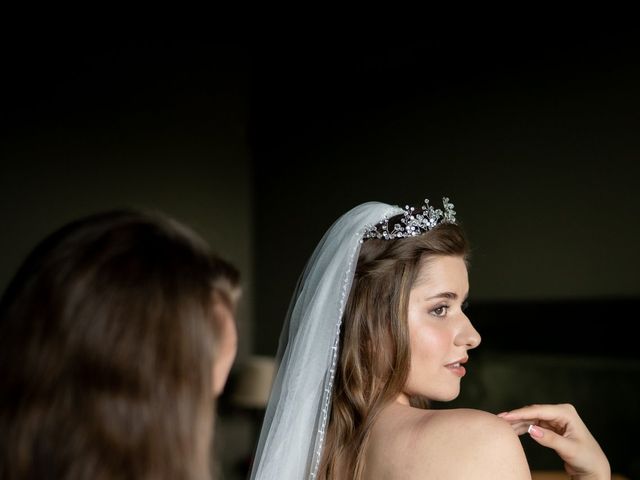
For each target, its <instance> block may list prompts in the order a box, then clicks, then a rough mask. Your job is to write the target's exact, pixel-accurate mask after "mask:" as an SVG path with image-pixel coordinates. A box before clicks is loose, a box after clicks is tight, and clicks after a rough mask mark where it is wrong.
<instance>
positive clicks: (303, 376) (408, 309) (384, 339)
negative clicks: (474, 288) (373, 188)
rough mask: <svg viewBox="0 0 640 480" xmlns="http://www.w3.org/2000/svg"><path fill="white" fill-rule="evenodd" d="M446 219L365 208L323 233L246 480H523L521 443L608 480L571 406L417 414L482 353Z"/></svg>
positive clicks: (448, 393) (464, 247)
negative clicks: (528, 439) (532, 443)
mask: <svg viewBox="0 0 640 480" xmlns="http://www.w3.org/2000/svg"><path fill="white" fill-rule="evenodd" d="M455 213H456V212H455V211H454V210H453V204H451V203H449V199H447V198H444V199H443V210H440V209H435V208H433V207H432V206H430V205H429V202H428V200H425V204H424V205H423V206H422V208H421V209H419V210H416V209H413V208H409V207H406V208H405V209H401V208H398V207H394V206H390V205H386V204H383V203H377V202H369V203H365V204H362V205H360V206H358V207H355V208H354V209H352V210H350V211H349V212H347V213H346V214H344V215H343V216H342V217H341V218H340V219H338V221H336V222H335V223H334V225H333V226H332V227H331V228H330V229H329V231H328V232H327V233H326V234H325V236H324V237H323V238H322V240H321V241H320V244H319V245H318V247H317V248H316V250H315V252H314V253H313V255H312V257H311V259H310V260H309V262H308V263H307V266H306V268H305V270H304V273H303V275H302V277H301V278H300V281H299V283H298V286H297V289H296V292H295V294H294V296H293V300H292V302H291V306H290V309H289V312H288V314H287V319H286V322H285V325H284V328H283V331H282V335H281V339H280V348H279V353H278V357H279V360H280V367H279V370H278V374H277V377H276V380H275V382H274V386H273V390H272V394H271V398H270V400H269V404H268V407H267V411H266V414H265V420H264V423H263V427H262V432H261V435H260V440H259V443H258V448H257V452H256V457H255V461H254V465H253V470H252V474H251V478H252V479H268V480H271V479H274V480H275V479H285V480H287V479H291V480H293V479H296V480H298V479H304V478H312V479H322V480H325V479H378V478H380V479H431V478H434V479H435V478H437V479H469V478H473V479H476V480H478V479H480V480H482V479H491V480H498V479H510V480H518V479H530V478H531V475H530V473H529V468H528V464H527V460H526V458H525V455H524V451H523V449H522V446H521V444H520V441H519V439H518V434H523V433H525V432H529V434H530V435H531V436H532V437H533V438H534V439H535V440H536V441H538V442H539V443H541V444H542V445H545V446H548V447H551V448H554V449H555V450H556V451H557V453H558V454H559V455H560V456H561V457H562V458H563V459H564V460H565V467H566V469H567V472H568V473H569V474H571V475H572V476H573V478H580V479H585V480H586V479H587V478H589V479H604V478H609V475H610V472H609V464H608V461H607V458H606V457H605V455H604V453H603V452H602V450H601V449H600V447H599V446H598V444H597V442H596V441H595V439H593V437H592V436H591V434H590V433H589V431H588V429H587V428H586V427H585V426H584V424H583V423H582V421H581V420H580V417H579V416H578V414H577V413H576V412H575V409H573V408H572V407H571V406H568V405H540V406H529V407H525V408H522V409H519V410H515V411H512V412H505V413H503V414H500V415H493V414H491V413H488V412H483V411H479V410H471V409H451V410H430V409H429V408H428V405H429V401H430V400H435V401H448V400H453V399H454V398H456V397H457V396H458V394H459V392H460V384H461V381H462V378H463V377H464V375H465V364H466V362H468V361H469V358H470V351H471V350H472V349H474V348H476V347H477V346H478V345H479V343H480V335H479V334H478V332H477V331H476V330H475V329H474V327H473V326H472V324H471V322H470V321H469V318H468V317H467V316H466V314H465V308H466V304H467V297H468V295H469V281H468V274H467V267H468V256H469V245H468V243H467V240H466V238H465V235H464V232H463V230H462V228H461V227H460V226H459V225H458V224H457V223H456V218H455Z"/></svg>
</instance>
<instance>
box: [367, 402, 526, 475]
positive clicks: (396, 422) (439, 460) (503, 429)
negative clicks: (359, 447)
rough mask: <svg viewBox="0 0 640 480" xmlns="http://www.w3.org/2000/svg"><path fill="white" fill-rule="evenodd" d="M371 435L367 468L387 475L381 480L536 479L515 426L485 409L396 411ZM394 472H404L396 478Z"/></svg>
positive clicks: (389, 410) (387, 411)
mask: <svg viewBox="0 0 640 480" xmlns="http://www.w3.org/2000/svg"><path fill="white" fill-rule="evenodd" d="M371 433H372V435H371V438H370V440H371V444H370V448H368V449H367V450H368V452H367V457H368V459H371V460H372V461H371V462H369V461H367V463H368V464H369V463H370V465H371V466H372V467H374V471H373V472H371V473H372V474H374V473H376V472H377V471H378V470H385V475H381V476H383V477H387V478H407V479H409V478H410V479H414V478H415V479H418V478H428V477H430V476H432V477H433V478H452V479H454V478H474V479H477V480H483V479H491V480H500V479H510V480H519V479H524V480H529V479H530V478H531V476H530V473H529V467H528V464H527V460H526V458H525V455H524V451H523V449H522V445H521V444H520V440H519V439H518V436H517V435H516V434H515V432H514V431H513V429H512V428H511V426H510V425H509V424H508V423H507V422H505V421H504V420H502V419H500V418H498V417H496V416H495V415H493V414H490V413H487V412H483V411H481V410H472V409H452V410H419V409H414V408H411V407H406V406H397V407H391V408H387V409H385V411H384V412H383V415H382V416H381V418H380V421H379V422H376V425H375V427H374V429H373V431H372V432H371ZM389 469H391V470H395V473H400V472H402V473H401V474H400V475H399V476H397V477H396V475H395V474H393V475H390V474H391V473H392V472H391V471H389ZM381 473H382V472H381ZM427 473H428V475H427ZM374 476H378V475H372V477H374Z"/></svg>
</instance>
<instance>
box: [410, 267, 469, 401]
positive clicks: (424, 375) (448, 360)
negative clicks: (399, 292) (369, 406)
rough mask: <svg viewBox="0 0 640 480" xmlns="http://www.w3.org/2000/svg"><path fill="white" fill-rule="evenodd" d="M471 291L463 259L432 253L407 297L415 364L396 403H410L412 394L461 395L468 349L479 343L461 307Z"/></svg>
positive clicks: (438, 397) (435, 397) (438, 398)
mask: <svg viewBox="0 0 640 480" xmlns="http://www.w3.org/2000/svg"><path fill="white" fill-rule="evenodd" d="M468 294H469V277H468V274H467V267H466V265H465V263H464V260H463V259H462V258H460V257H455V256H438V257H432V258H431V259H430V260H429V262H428V263H425V264H423V265H422V266H421V268H420V270H419V273H418V277H417V279H416V282H415V283H414V285H413V287H412V289H411V293H410V295H409V308H408V318H407V321H408V326H409V336H410V345H411V367H410V370H409V376H408V378H407V383H406V384H405V388H404V391H403V393H402V394H401V395H400V397H399V398H398V401H400V402H402V403H406V404H408V403H409V400H408V396H409V395H421V396H423V397H426V398H428V399H430V400H436V401H448V400H453V399H454V398H456V397H457V396H458V394H459V393H460V381H461V379H462V377H463V376H464V374H465V370H464V366H463V363H464V362H466V360H467V358H468V355H467V350H469V349H471V348H475V347H477V346H478V344H479V343H480V335H479V334H478V332H477V331H476V330H475V328H473V326H472V325H471V322H470V321H469V318H468V317H467V316H466V315H465V313H464V311H463V309H464V306H465V303H466V299H467V296H468ZM458 362H459V363H458Z"/></svg>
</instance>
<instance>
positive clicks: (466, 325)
mask: <svg viewBox="0 0 640 480" xmlns="http://www.w3.org/2000/svg"><path fill="white" fill-rule="evenodd" d="M462 316H463V317H464V318H463V323H462V327H461V328H460V331H459V332H458V335H456V338H455V344H456V345H458V346H463V345H464V346H466V347H467V348H468V349H472V348H476V347H477V346H478V345H480V341H481V340H482V339H481V337H480V334H479V333H478V331H477V330H476V329H475V328H474V327H473V325H472V324H471V320H469V317H467V316H466V315H465V314H464V313H463V314H462Z"/></svg>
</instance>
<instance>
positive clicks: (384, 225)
mask: <svg viewBox="0 0 640 480" xmlns="http://www.w3.org/2000/svg"><path fill="white" fill-rule="evenodd" d="M442 205H443V208H444V212H443V211H442V210H440V209H439V208H438V209H435V208H433V207H432V206H431V205H429V199H427V198H425V199H424V205H422V212H420V213H416V212H415V208H414V207H409V205H407V206H406V207H404V209H403V210H404V212H403V213H401V214H398V215H402V218H400V223H396V224H394V225H393V230H391V231H389V219H388V218H386V217H385V218H383V219H382V220H380V222H378V223H377V224H375V225H367V226H366V227H365V231H364V235H363V236H362V239H363V240H366V239H368V238H379V239H381V240H393V239H394V238H406V237H415V236H417V235H422V234H423V233H425V232H428V231H429V230H431V229H433V228H434V227H435V226H436V225H438V224H440V223H456V212H455V210H454V209H453V203H449V199H448V198H447V197H443V198H442Z"/></svg>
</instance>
